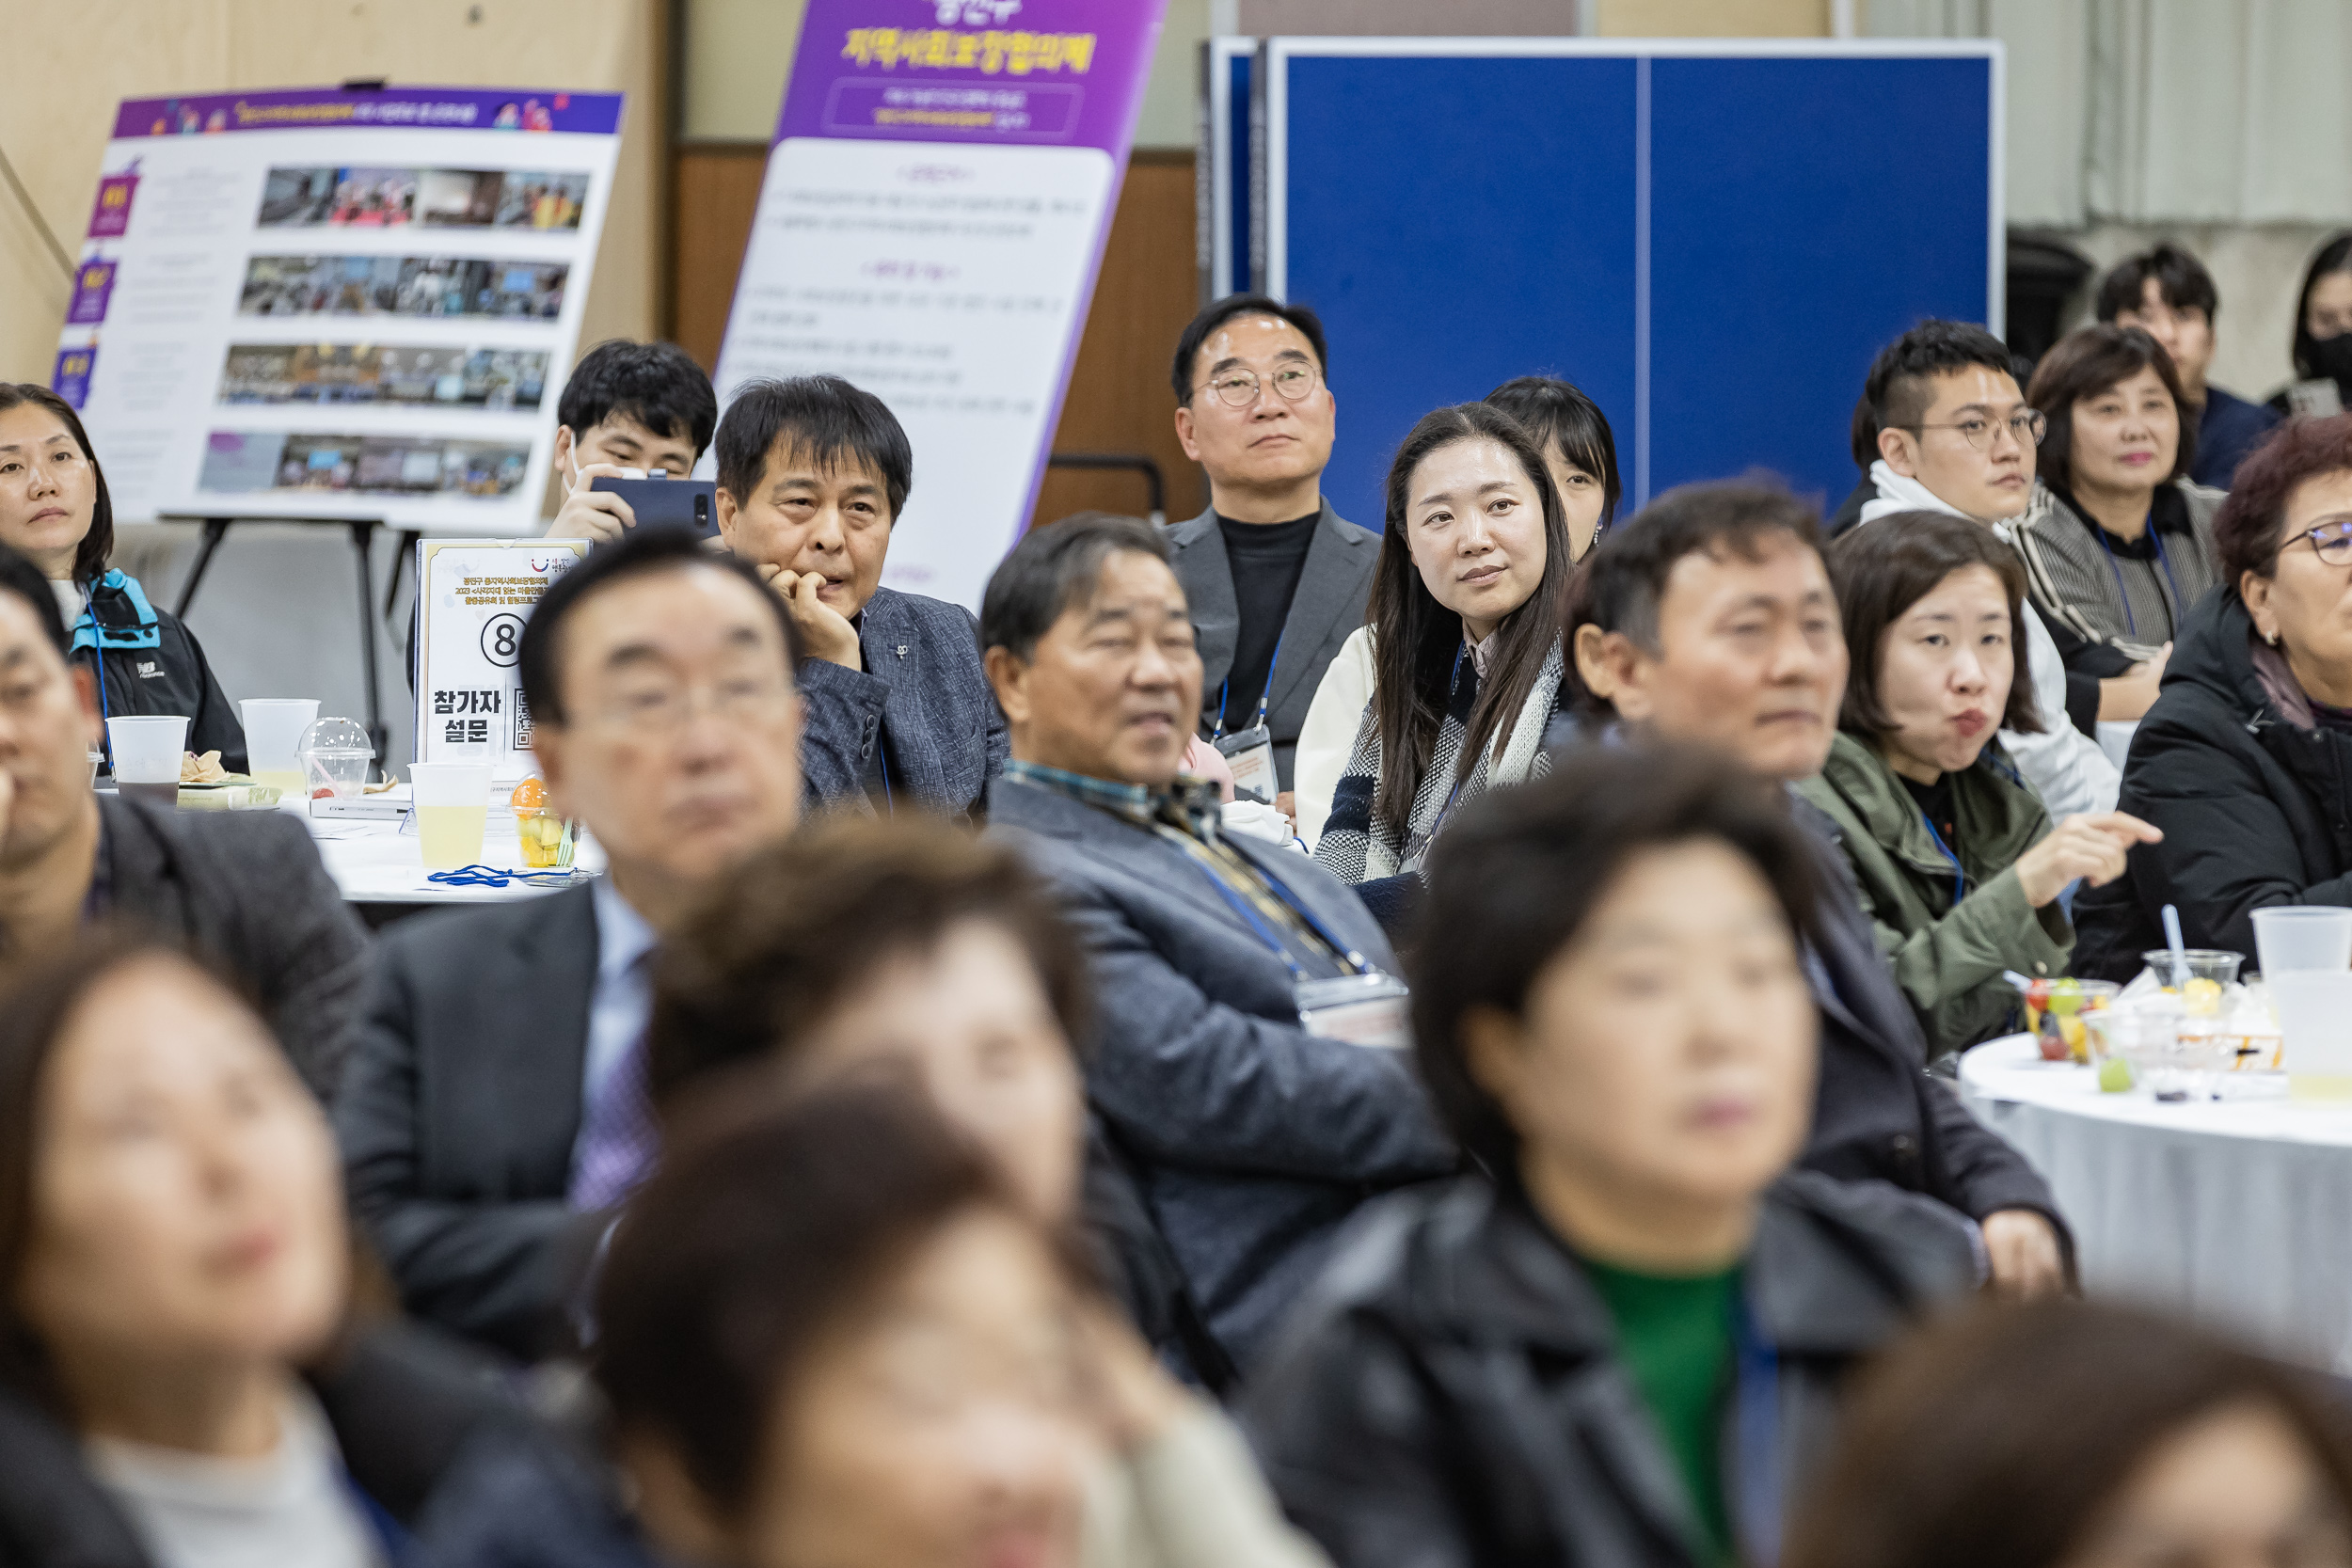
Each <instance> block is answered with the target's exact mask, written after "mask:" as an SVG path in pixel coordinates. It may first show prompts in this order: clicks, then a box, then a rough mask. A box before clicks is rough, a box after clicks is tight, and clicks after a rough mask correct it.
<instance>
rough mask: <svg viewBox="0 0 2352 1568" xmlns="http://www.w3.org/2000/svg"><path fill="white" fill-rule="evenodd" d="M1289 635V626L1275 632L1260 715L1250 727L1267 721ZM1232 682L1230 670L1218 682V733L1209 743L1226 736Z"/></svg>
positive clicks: (1259, 701)
mask: <svg viewBox="0 0 2352 1568" xmlns="http://www.w3.org/2000/svg"><path fill="white" fill-rule="evenodd" d="M1289 635H1290V628H1289V627H1287V626H1285V627H1284V628H1283V629H1282V630H1281V631H1279V632H1278V633H1276V634H1275V638H1274V657H1272V658H1270V659H1268V660H1266V667H1265V689H1264V690H1263V691H1261V692H1259V693H1258V717H1257V718H1256V719H1254V720H1252V721H1250V723H1249V727H1250V728H1251V729H1253V730H1254V729H1257V728H1259V727H1260V726H1261V725H1263V724H1264V722H1265V709H1266V703H1267V701H1268V700H1269V699H1271V698H1272V697H1273V695H1274V672H1275V671H1277V670H1279V669H1280V668H1281V666H1282V639H1283V638H1285V637H1287V636H1289ZM1232 684H1233V677H1232V672H1230V671H1228V672H1227V673H1226V676H1225V678H1224V679H1223V680H1221V681H1219V682H1218V683H1217V687H1216V734H1215V735H1212V736H1209V744H1210V745H1212V746H1214V745H1216V743H1217V742H1218V741H1220V740H1222V739H1224V738H1225V694H1226V692H1227V691H1228V690H1230V689H1232Z"/></svg>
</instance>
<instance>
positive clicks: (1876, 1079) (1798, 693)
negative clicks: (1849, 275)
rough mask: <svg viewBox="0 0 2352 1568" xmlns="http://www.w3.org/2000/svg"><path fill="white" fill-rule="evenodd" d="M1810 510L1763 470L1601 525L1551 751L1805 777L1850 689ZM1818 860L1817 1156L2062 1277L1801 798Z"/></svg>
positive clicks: (2043, 1199) (2020, 1178) (1813, 930)
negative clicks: (1569, 711) (1712, 758)
mask: <svg viewBox="0 0 2352 1568" xmlns="http://www.w3.org/2000/svg"><path fill="white" fill-rule="evenodd" d="M1819 528H1820V525H1819V524H1818V523H1817V522H1816V521H1815V518H1814V514H1813V512H1812V510H1811V509H1810V508H1809V507H1807V506H1805V505H1804V504H1803V503H1801V502H1799V501H1797V500H1796V499H1793V498H1791V497H1790V496H1789V495H1788V493H1787V492H1785V491H1782V490H1777V489H1771V488H1766V487H1763V486H1759V485H1752V484H1693V485H1685V486H1683V487H1681V488H1679V489H1677V490H1670V491H1668V492H1667V493H1666V494H1665V495H1663V496H1661V497H1660V498H1659V499H1656V500H1654V501H1652V502H1651V503H1650V504H1649V505H1648V506H1646V507H1645V508H1643V509H1642V511H1641V512H1640V513H1639V514H1637V515H1635V516H1634V517H1633V519H1632V520H1631V521H1629V523H1628V524H1627V525H1626V526H1625V527H1624V528H1623V529H1621V530H1619V531H1616V532H1614V533H1612V534H1611V535H1610V536H1609V537H1608V538H1607V539H1605V540H1603V541H1602V543H1601V545H1600V546H1599V547H1598V548H1597V549H1596V550H1595V551H1594V552H1593V558H1592V560H1591V561H1589V562H1586V563H1585V565H1584V568H1583V573H1582V575H1581V578H1579V589H1578V595H1579V596H1578V604H1577V607H1576V610H1575V612H1574V614H1573V616H1572V620H1573V622H1574V630H1573V631H1572V632H1571V634H1570V636H1571V641H1572V646H1573V647H1574V649H1575V654H1576V673H1575V675H1574V677H1573V679H1574V681H1575V683H1576V686H1575V690H1574V692H1573V699H1572V700H1573V702H1574V704H1575V706H1576V720H1575V724H1576V726H1580V727H1582V728H1585V729H1588V730H1590V731H1591V732H1594V733H1591V734H1587V735H1580V734H1579V733H1578V730H1577V728H1575V727H1571V725H1570V723H1569V722H1568V721H1563V723H1562V724H1561V725H1560V726H1559V727H1558V742H1557V747H1556V749H1557V750H1558V751H1560V752H1563V753H1566V752H1571V751H1573V750H1574V749H1575V748H1577V747H1580V746H1582V745H1590V744H1596V743H1598V742H1600V741H1602V740H1605V739H1606V737H1607V735H1608V733H1609V732H1610V731H1611V730H1618V731H1622V732H1625V733H1629V734H1631V735H1635V736H1648V737H1651V738H1654V739H1659V740H1681V741H1692V742H1696V743H1700V744H1704V745H1708V746H1712V747H1714V748H1716V749H1717V750H1719V751H1721V752H1724V753H1726V754H1727V755H1729V756H1732V757H1735V758H1737V759H1739V760H1740V762H1742V763H1744V764H1746V766H1747V767H1748V768H1751V769H1752V770H1754V771H1755V772H1757V773H1760V774H1762V775H1764V776H1765V777H1766V778H1770V779H1777V780H1780V781H1781V782H1783V783H1784V784H1797V783H1800V782H1802V781H1803V780H1805V779H1809V778H1811V777H1813V776H1814V775H1815V774H1817V773H1819V772H1820V770H1821V768H1822V765H1823V764H1824V763H1826V762H1827V761H1828V759H1829V752H1830V746H1831V743H1832V742H1833V740H1834V739H1835V738H1836V733H1837V732H1836V721H1837V713H1838V708H1839V705H1840V703H1841V702H1842V700H1843V698H1844V695H1845V689H1846V673H1847V652H1846V641H1845V637H1844V634H1843V632H1842V631H1841V629H1840V627H1839V625H1838V615H1837V601H1836V594H1835V590H1834V589H1833V588H1832V586H1831V583H1830V579H1829V571H1828V568H1827V567H1826V566H1825V565H1823V563H1822V561H1821V555H1820V546H1819V544H1818V540H1819V538H1820V532H1819ZM1789 808H1790V810H1791V812H1792V813H1793V814H1794V815H1795V816H1796V819H1797V822H1798V825H1799V826H1800V827H1802V828H1804V830H1805V831H1806V832H1807V833H1808V834H1809V836H1810V838H1811V841H1812V843H1813V846H1814V849H1815V853H1816V855H1817V857H1818V859H1819V861H1820V867H1819V875H1818V877H1817V879H1816V882H1817V891H1816V895H1815V896H1816V904H1815V909H1814V914H1813V918H1812V919H1810V920H1809V921H1806V922H1804V923H1803V928H1804V933H1805V937H1806V939H1807V942H1808V943H1809V948H1808V953H1807V958H1806V964H1805V974H1806V978H1807V979H1808V980H1809V981H1810V982H1811V984H1812V988H1813V996H1814V1003H1815V1006H1816V1007H1817V1008H1818V1010H1819V1011H1820V1015H1821V1022H1820V1039H1821V1049H1820V1055H1821V1068H1820V1088H1819V1089H1818V1091H1817V1092H1816V1095H1815V1100H1814V1114H1813V1137H1812V1142H1811V1144H1810V1145H1809V1146H1808V1147H1807V1148H1806V1150H1805V1154H1804V1161H1803V1163H1804V1164H1805V1165H1806V1166H1807V1167H1809V1168H1811V1169H1814V1170H1818V1171H1820V1172H1822V1173H1824V1174H1825V1175H1829V1176H1833V1177H1836V1178H1839V1179H1841V1180H1869V1179H1876V1180H1883V1181H1889V1182H1892V1183H1893V1184H1895V1185H1896V1186H1899V1187H1903V1188H1907V1189H1910V1190H1912V1191H1915V1192H1921V1193H1925V1194H1926V1195H1927V1196H1930V1197H1932V1198H1934V1199H1936V1200H1937V1201H1939V1202H1941V1203H1944V1204H1946V1205H1947V1206H1949V1207H1950V1208H1952V1209H1955V1210H1957V1211H1959V1212H1961V1213H1963V1214H1965V1215H1967V1216H1968V1217H1969V1218H1970V1219H1972V1220H1975V1221H1976V1222H1977V1223H1978V1225H1979V1227H1981V1229H1982V1231H1983V1235H1984V1242H1985V1251H1986V1254H1987V1256H1988V1258H1989V1259H1990V1260H1991V1263H1992V1269H1993V1278H1994V1284H1995V1285H1997V1286H1998V1287H2000V1288H2001V1289H2002V1290H2003V1291H2009V1292H2012V1293H2019V1294H2033V1293H2041V1292H2046V1291H2055V1290H2058V1289H2059V1288H2060V1287H2061V1286H2062V1285H2063V1284H2064V1282H2065V1278H2066V1273H2065V1270H2066V1263H2065V1250H2064V1239H2065V1231H2064V1229H2063V1227H2062V1224H2061V1222H2060V1221H2059V1219H2058V1209H2057V1205H2056V1203H2055V1201H2054V1200H2053V1199H2052V1198H2051V1196H2050V1189H2049V1186H2048V1184H2047V1183H2045V1182H2044V1181H2043V1180H2042V1178H2041V1177H2040V1176H2038V1175H2036V1174H2035V1173H2034V1170H2033V1167H2032V1166H2030V1165H2028V1164H2026V1161H2025V1159H2024V1157H2023V1156H2021V1155H2020V1154H2018V1152H2017V1151H2016V1150H2015V1149H2013V1148H2010V1146H2009V1145H2008V1144H2007V1143H2005V1142H2003V1141H2002V1139H2001V1137H2000V1135H1999V1134H1998V1133H1996V1132H1993V1131H1991V1130H1990V1129H1988V1128H1986V1127H1985V1126H1983V1125H1982V1124H1981V1123H1979V1121H1977V1119H1976V1118H1975V1117H1971V1116H1970V1115H1969V1114H1968V1112H1967V1111H1966V1110H1965V1109H1964V1108H1963V1106H1962V1105H1961V1103H1960V1098H1959V1096H1958V1095H1956V1094H1954V1093H1952V1092H1951V1090H1949V1089H1948V1088H1947V1087H1946V1086H1945V1085H1942V1084H1940V1083H1938V1082H1936V1081H1935V1080H1934V1079H1932V1078H1931V1077H1929V1076H1928V1074H1927V1070H1926V1069H1927V1048H1926V1042H1925V1040H1924V1039H1923V1037H1921V1035H1920V1031H1919V1022H1918V1019H1917V1018H1916V1017H1915V1015H1914V1013H1913V1012H1912V1008H1911V1004H1910V1002H1909V1001H1908V1000H1907V999H1906V998H1905V997H1904V995H1903V993H1902V990H1900V988H1899V987H1898V986H1897V985H1896V984H1895V978H1894V974H1893V972H1892V971H1891V970H1890V969H1889V968H1888V967H1887V965H1886V962H1885V959H1884V957H1883V954H1882V953H1881V952H1880V950H1879V945H1878V942H1877V939H1876V936H1875V934H1874V933H1873V931H1872V928H1871V925H1870V920H1869V917H1868V915H1867V914H1866V913H1865V912H1864V911H1863V909H1862V906H1861V902H1860V899H1859V898H1858V897H1857V895H1856V893H1855V890H1854V887H1853V883H1852V881H1851V874H1850V873H1849V872H1848V870H1847V869H1846V862H1845V858H1844V856H1843V854H1842V853H1841V852H1840V851H1839V849H1838V848H1837V845H1836V824H1835V823H1834V822H1832V821H1831V820H1830V819H1829V818H1828V817H1827V816H1824V815H1823V814H1822V813H1821V812H1820V810H1819V809H1818V808H1816V807H1814V806H1813V805H1811V804H1810V803H1809V802H1807V801H1805V800H1803V799H1802V798H1801V797H1797V796H1795V795H1793V794H1792V795H1791V796H1790V798H1789Z"/></svg>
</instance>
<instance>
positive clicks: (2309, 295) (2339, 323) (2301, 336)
mask: <svg viewBox="0 0 2352 1568" xmlns="http://www.w3.org/2000/svg"><path fill="white" fill-rule="evenodd" d="M2288 352H2289V353H2290V354H2291V355H2292V356H2293V357H2294V360H2295V373H2296V375H2298V376H2302V377H2304V378H2305V379H2307V380H2308V379H2312V378H2315V377H2325V378H2327V379H2328V380H2332V381H2334V382H2335V383H2337V385H2338V386H2339V387H2341V386H2343V385H2344V383H2345V382H2347V381H2352V233H2343V234H2336V235H2333V236H2331V237H2330V238H2329V239H2328V243H2327V244H2326V245H2321V246H2320V247H2319V254H2318V255H2316V256H2313V257H2312V264H2311V265H2310V266H2309V267H2307V268H2305V269H2304V272H2303V292H2302V293H2300V294H2298V295H2296V302H2295V338H2294V341H2292V342H2291V343H2290V344H2289V345H2288ZM2347 406H2348V407H2352V400H2347Z"/></svg>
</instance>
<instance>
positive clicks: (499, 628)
mask: <svg viewBox="0 0 2352 1568" xmlns="http://www.w3.org/2000/svg"><path fill="white" fill-rule="evenodd" d="M522 656H523V618H522V617H521V616H519V615H516V614H515V613H513V612H512V611H508V612H506V613H504V614H500V615H493V616H491V617H490V618H489V620H487V621H485V622H484V623H483V626H482V657H484V658H486V659H488V660H489V661H490V662H491V663H492V664H495V665H497V666H498V667H499V668H500V669H501V670H512V669H513V668H514V667H515V665H516V661H517V660H519V659H520V658H521V657H522Z"/></svg>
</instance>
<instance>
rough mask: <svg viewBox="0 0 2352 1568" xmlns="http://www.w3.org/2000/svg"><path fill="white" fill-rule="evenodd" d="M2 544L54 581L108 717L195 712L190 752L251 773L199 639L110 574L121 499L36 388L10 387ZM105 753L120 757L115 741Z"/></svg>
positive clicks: (0, 385) (4, 396)
mask: <svg viewBox="0 0 2352 1568" xmlns="http://www.w3.org/2000/svg"><path fill="white" fill-rule="evenodd" d="M0 545H6V546H8V547H9V548H10V549H13V550H15V551H17V552H18V553H19V554H21V555H23V556H24V558H25V559H26V560H28V561H30V562H32V563H33V565H34V566H35V567H36V568H38V569H39V570H40V575H41V576H42V577H44V578H47V579H48V580H49V591H50V593H52V594H55V595H56V601H57V612H58V614H59V615H60V616H61V617H62V618H63V620H64V622H65V627H66V636H67V638H68V640H69V641H70V644H71V646H72V657H73V662H74V663H75V664H77V665H81V666H83V667H84V668H87V670H88V671H89V673H90V676H91V679H92V680H93V681H94V682H95V683H96V687H97V703H98V711H99V713H100V715H101V716H102V717H111V718H116V719H123V718H132V717H136V716H138V715H141V714H185V715H186V716H187V719H188V740H187V745H188V750H190V751H192V752H219V753H220V760H221V765H222V766H223V767H224V768H228V769H229V770H230V771H231V772H243V771H244V770H245V767H246V754H245V726H244V724H243V723H241V722H239V721H238V718H237V710H236V708H235V707H234V706H233V705H230V701H229V698H228V696H227V695H226V694H225V693H224V692H222V690H221V689H220V682H219V680H218V679H216V678H215V676H214V674H213V667H212V666H211V665H210V664H208V663H206V662H205V658H204V649H203V647H202V645H201V644H199V642H198V641H197V640H196V635H195V634H194V633H193V632H191V631H189V630H188V628H187V626H185V625H183V623H182V622H181V620H180V617H178V616H177V615H174V614H173V613H172V612H171V611H170V610H161V609H158V608H156V607H155V606H154V605H151V604H150V603H148V600H147V590H146V589H144V588H142V587H140V586H139V579H138V578H135V577H130V576H127V575H125V574H124V573H123V572H122V570H121V569H120V568H119V567H110V566H108V565H107V564H106V558H107V557H108V556H110V555H112V554H113V553H114V547H115V506H114V498H113V497H112V496H110V495H108V494H107V491H106V475H105V472H104V470H103V469H102V468H100V467H99V466H98V453H97V451H95V450H93V449H92V448H91V446H90V442H89V433H88V432H87V431H86V430H84V429H83V428H82V419H81V416H80V415H78V414H76V413H75V412H74V411H73V405H72V404H70V403H68V402H66V401H65V399H63V398H61V397H59V396H57V394H56V393H55V392H53V391H51V390H49V388H46V387H40V386H36V385H35V384H33V383H32V382H29V381H26V382H7V381H0ZM95 744H96V745H97V746H98V747H99V748H100V749H103V750H107V751H111V750H112V745H111V742H109V741H108V739H107V738H106V736H104V735H103V732H102V733H101V735H100V736H99V737H98V739H97V741H96V742H95ZM84 766H85V768H87V763H85V765H84Z"/></svg>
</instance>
